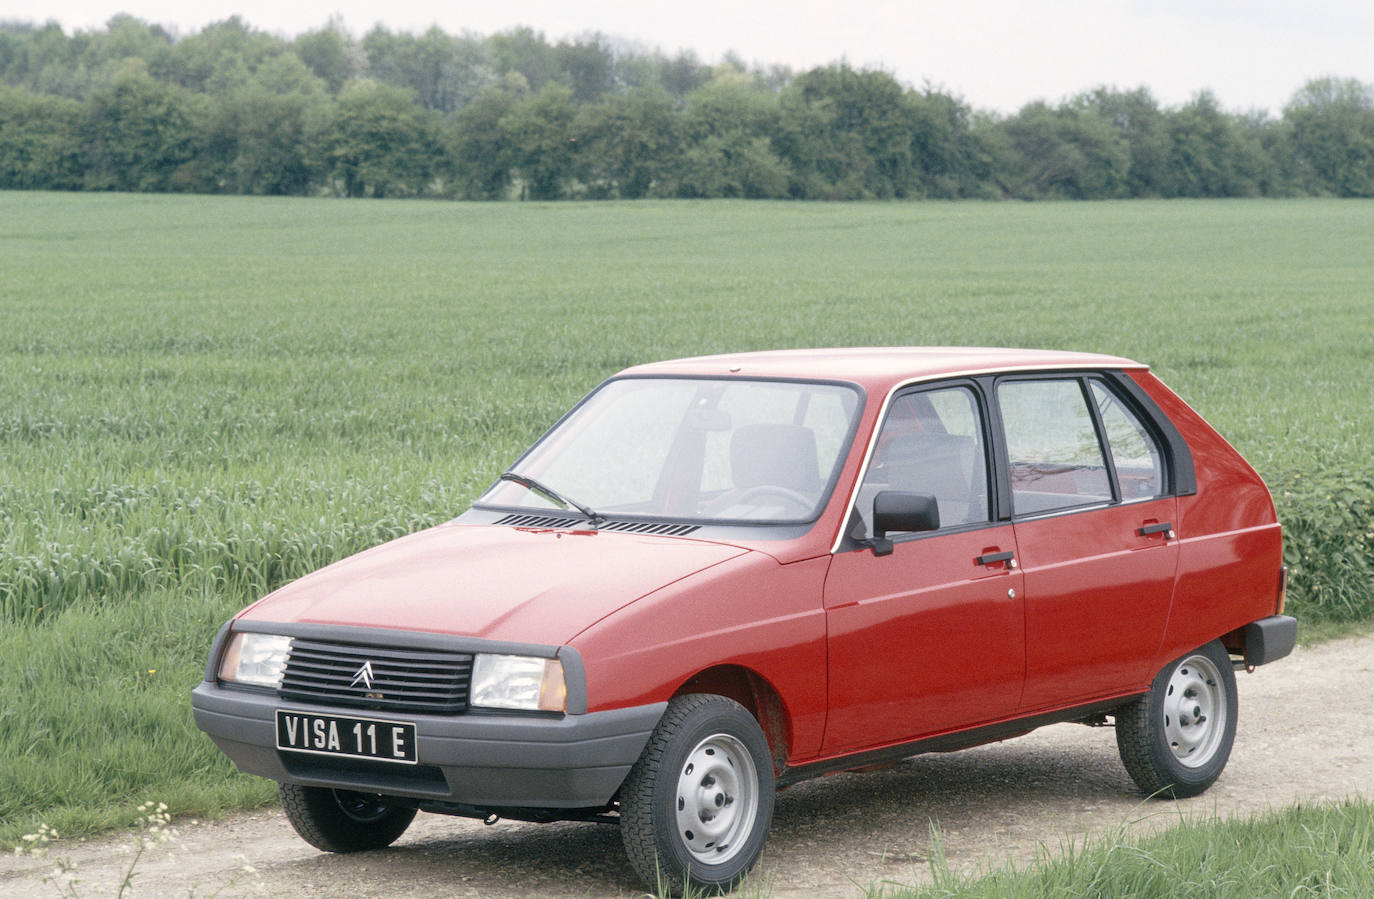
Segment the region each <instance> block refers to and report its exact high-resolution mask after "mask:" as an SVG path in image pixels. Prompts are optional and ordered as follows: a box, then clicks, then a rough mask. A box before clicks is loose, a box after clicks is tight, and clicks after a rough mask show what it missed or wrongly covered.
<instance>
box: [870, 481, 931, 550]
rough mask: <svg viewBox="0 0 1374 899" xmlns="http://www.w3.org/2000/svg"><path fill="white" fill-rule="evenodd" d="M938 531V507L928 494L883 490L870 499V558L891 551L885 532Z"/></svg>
mask: <svg viewBox="0 0 1374 899" xmlns="http://www.w3.org/2000/svg"><path fill="white" fill-rule="evenodd" d="M939 528H940V504H939V503H938V502H936V500H935V497H933V496H931V495H930V494H929V493H906V492H904V491H901V490H884V491H882V492H881V493H879V494H878V495H877V496H875V497H873V541H872V542H873V555H875V556H885V555H887V554H889V553H890V552H892V541H891V540H889V539H887V532H888V531H935V530H939Z"/></svg>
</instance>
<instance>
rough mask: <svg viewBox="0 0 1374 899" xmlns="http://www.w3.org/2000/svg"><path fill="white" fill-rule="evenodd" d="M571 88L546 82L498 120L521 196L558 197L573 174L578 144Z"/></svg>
mask: <svg viewBox="0 0 1374 899" xmlns="http://www.w3.org/2000/svg"><path fill="white" fill-rule="evenodd" d="M575 115H576V109H575V108H574V107H573V92H572V89H571V88H568V87H564V86H563V85H561V84H547V85H545V86H544V89H543V90H541V91H539V93H537V94H532V95H529V96H526V97H523V98H522V99H521V100H520V101H519V102H517V103H516V104H515V105H514V106H512V107H511V108H510V111H509V112H507V113H506V114H505V115H504V116H502V117H501V119H500V121H499V122H498V123H497V127H498V128H499V129H500V131H501V136H502V139H503V140H504V141H505V142H506V147H505V149H506V151H507V153H508V154H509V155H508V159H509V161H510V164H511V166H512V167H513V168H514V169H515V174H516V175H517V176H518V177H519V179H520V184H521V198H522V199H530V200H556V199H558V198H559V197H560V196H562V194H563V189H564V187H565V186H566V184H567V182H568V180H569V179H570V178H571V177H572V176H573V174H574V172H573V163H574V160H575V158H576V149H577V147H576V143H575V139H574V137H573V133H572V123H573V118H574V117H575Z"/></svg>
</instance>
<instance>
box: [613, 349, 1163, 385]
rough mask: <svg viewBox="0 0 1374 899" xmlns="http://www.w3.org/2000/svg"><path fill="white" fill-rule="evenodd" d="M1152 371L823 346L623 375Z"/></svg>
mask: <svg viewBox="0 0 1374 899" xmlns="http://www.w3.org/2000/svg"><path fill="white" fill-rule="evenodd" d="M1128 368H1129V369H1140V370H1144V369H1147V368H1148V366H1146V365H1142V364H1141V363H1139V362H1133V361H1132V360H1130V359H1124V358H1122V357H1120V356H1105V355H1100V354H1097V353H1075V352H1068V351H1063V350H1029V349H1012V348H1008V347H843V348H841V347H823V348H816V349H797V350H767V351H762V352H750V353H729V354H724V355H719V356H695V357H692V358H687V359H672V360H668V361H665V362H652V363H649V364H647V365H636V366H633V367H631V368H627V369H625V370H624V371H623V372H621V375H658V376H661V375H693V376H703V375H738V376H743V377H749V376H753V377H759V378H804V379H821V380H839V381H855V382H858V383H859V384H862V385H864V386H865V387H868V388H870V389H872V388H880V387H884V386H890V385H892V384H896V383H901V382H906V381H915V380H924V379H927V378H934V377H954V376H959V375H974V374H986V373H988V372H1005V371H1053V370H1066V369H1070V370H1071V369H1128Z"/></svg>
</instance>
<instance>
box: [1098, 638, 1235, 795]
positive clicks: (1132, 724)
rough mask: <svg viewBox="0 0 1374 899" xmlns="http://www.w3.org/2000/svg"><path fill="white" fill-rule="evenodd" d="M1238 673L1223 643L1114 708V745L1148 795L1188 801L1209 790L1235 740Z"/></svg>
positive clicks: (1169, 669)
mask: <svg viewBox="0 0 1374 899" xmlns="http://www.w3.org/2000/svg"><path fill="white" fill-rule="evenodd" d="M1236 712H1237V704H1236V674H1235V671H1234V670H1232V667H1231V658H1230V656H1228V655H1227V654H1226V648H1225V647H1223V646H1222V645H1221V643H1220V642H1215V641H1214V642H1212V643H1208V644H1207V645H1206V646H1203V647H1201V648H1199V649H1196V650H1194V651H1193V652H1190V653H1188V654H1187V655H1185V656H1183V657H1182V658H1180V659H1177V660H1175V661H1174V662H1172V663H1170V664H1168V665H1166V666H1165V667H1164V670H1163V671H1161V672H1159V674H1158V675H1157V676H1156V677H1155V679H1154V683H1153V684H1151V685H1150V692H1148V693H1146V694H1145V695H1144V696H1141V697H1139V698H1138V699H1136V700H1135V701H1133V702H1131V703H1129V704H1127V705H1124V706H1122V707H1121V708H1119V709H1117V711H1116V745H1117V749H1119V750H1120V752H1121V761H1122V763H1123V764H1125V766H1126V771H1127V773H1129V774H1130V775H1131V779H1132V780H1134V781H1135V782H1136V785H1137V786H1139V787H1140V789H1141V790H1143V791H1145V792H1146V793H1147V794H1149V795H1151V796H1156V795H1157V796H1162V797H1165V798H1168V799H1183V798H1186V797H1188V796H1196V795H1198V794H1199V793H1201V792H1202V791H1204V790H1206V789H1207V788H1208V787H1210V786H1211V785H1212V784H1213V783H1214V782H1215V781H1216V779H1217V778H1218V777H1220V776H1221V771H1222V769H1223V768H1225V767H1226V761H1227V759H1229V758H1230V757H1231V745H1232V744H1233V743H1234V742H1235V739H1236Z"/></svg>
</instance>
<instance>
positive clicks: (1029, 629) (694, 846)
mask: <svg viewBox="0 0 1374 899" xmlns="http://www.w3.org/2000/svg"><path fill="white" fill-rule="evenodd" d="M1280 542H1281V537H1280V528H1279V525H1278V522H1277V521H1276V518H1275V515H1274V506H1273V503H1272V501H1271V500H1270V497H1269V494H1268V492H1267V491H1266V489H1265V487H1264V484H1263V483H1262V482H1261V481H1260V479H1259V477H1258V476H1257V475H1256V474H1255V472H1254V471H1253V470H1252V469H1251V468H1250V466H1249V465H1247V464H1246V463H1245V461H1244V460H1243V459H1242V458H1241V457H1240V456H1239V455H1238V454H1237V453H1236V451H1235V450H1234V449H1232V448H1231V447H1230V445H1228V444H1227V443H1226V441H1225V440H1223V439H1222V438H1221V437H1220V436H1219V435H1218V434H1217V433H1216V432H1215V431H1214V430H1213V429H1212V428H1211V427H1209V426H1208V425H1207V424H1206V422H1204V421H1203V420H1202V419H1201V418H1200V417H1199V416H1198V415H1197V413H1195V412H1194V411H1193V410H1192V409H1191V408H1189V407H1188V405H1187V404H1185V403H1184V402H1183V401H1182V400H1180V399H1179V398H1178V397H1177V396H1176V395H1175V394H1174V393H1172V392H1171V391H1170V390H1169V389H1168V388H1167V387H1165V386H1164V385H1163V384H1162V383H1160V382H1159V381H1158V380H1157V379H1156V378H1155V377H1154V376H1153V375H1152V374H1151V373H1150V372H1149V370H1148V369H1147V368H1146V366H1144V365H1140V364H1139V363H1136V362H1131V361H1130V360H1127V359H1119V358H1114V357H1110V356H1097V355H1087V354H1080V353H1063V352H1045V351H1038V350H1010V349H963V348H935V349H921V348H905V349H903V348H887V349H860V350H841V349H825V350H795V351H780V352H768V353H745V354H740V355H731V356H713V357H704V358H697V359H684V360H679V361H675V362H662V363H657V364H653V365H643V366H637V367H635V368H631V369H628V370H626V371H624V372H621V373H620V374H618V375H616V376H615V377H613V378H611V379H610V380H608V381H606V382H605V383H604V384H602V385H601V386H600V387H598V388H597V389H596V390H595V391H593V392H592V393H591V395H589V396H588V397H587V398H586V399H584V400H583V401H582V402H581V403H580V404H578V405H577V406H576V407H575V408H574V409H573V410H572V411H570V412H569V413H568V414H567V415H565V416H564V417H563V418H562V419H561V420H560V421H559V422H558V423H557V424H555V425H554V427H553V428H552V429H551V430H550V431H549V432H548V433H547V434H545V435H544V437H543V438H541V439H540V440H539V442H538V443H536V444H535V445H534V446H533V447H532V448H531V449H530V450H529V451H528V452H526V453H525V454H524V455H523V456H521V457H520V459H518V460H517V461H516V462H515V464H514V465H513V466H512V467H511V469H510V470H509V471H507V472H506V473H505V474H502V475H501V476H500V478H498V479H497V481H496V482H495V483H494V484H493V485H492V486H491V488H490V489H489V490H487V492H486V493H484V494H483V495H482V496H481V497H480V498H479V499H478V500H477V501H476V502H475V503H474V504H473V506H472V508H471V509H469V510H468V511H467V512H465V513H463V514H462V515H461V516H459V517H458V518H457V519H455V520H453V521H452V522H449V523H448V524H444V525H441V526H439V527H436V528H432V529H430V530H427V531H424V532H421V533H417V534H412V535H410V536H408V537H404V538H402V539H400V540H396V541H394V542H391V543H388V544H385V545H383V546H379V547H376V548H374V549H371V550H369V551H367V552H364V553H361V554H359V555H357V556H354V557H352V558H349V559H345V560H343V561H341V562H338V563H336V564H334V565H331V566H329V567H328V568H325V569H323V570H321V571H319V572H316V573H315V574H312V575H309V576H307V577H304V578H302V579H300V580H298V581H296V582H295V583H292V584H290V585H288V586H286V587H283V588H282V589H280V590H278V591H276V592H275V593H273V594H271V595H270V596H268V597H266V598H265V599H263V600H261V601H260V602H258V603H256V604H255V605H253V606H250V607H249V608H248V609H246V610H244V611H243V612H242V613H240V614H239V615H238V616H237V617H236V618H235V619H234V620H232V621H231V622H229V623H228V624H227V625H225V627H224V628H223V630H222V631H221V633H220V635H219V637H218V639H217V640H216V642H215V647H214V650H213V653H212V656H211V659H210V664H209V670H208V671H207V673H206V678H205V681H204V683H202V684H200V685H199V686H198V687H196V689H195V691H194V693H193V697H192V701H193V706H194V709H195V717H196V722H197V724H198V725H199V726H200V727H201V728H202V729H203V730H205V731H206V732H207V733H208V734H209V735H210V736H211V737H212V738H213V739H214V741H215V742H216V743H217V744H218V745H219V746H220V747H221V748H222V749H223V750H224V752H225V753H227V754H228V755H229V756H230V758H232V759H233V760H234V762H235V763H237V765H238V766H239V768H241V769H242V770H244V771H247V772H249V773H252V774H259V775H262V776H264V777H269V778H272V779H273V780H276V781H278V782H279V783H280V791H281V797H282V802H283V805H284V806H285V808H286V813H287V815H288V817H289V818H290V820H291V822H292V824H293V825H294V826H295V827H296V830H297V831H298V832H299V833H300V834H301V836H302V837H304V838H305V839H306V840H308V841H309V842H310V843H312V844H314V845H315V846H318V847H319V848H321V849H325V850H329V851H334V852H347V851H354V850H363V849H375V848H379V847H382V846H386V845H388V844H389V843H391V842H392V841H393V840H395V839H396V838H397V837H398V836H400V834H401V833H402V832H403V831H404V830H405V829H406V827H407V826H408V825H409V823H410V821H411V819H412V818H413V817H414V816H415V813H416V811H417V810H419V811H429V812H438V813H442V814H454V815H468V816H475V817H481V818H486V819H489V820H494V819H495V818H497V817H504V818H513V819H518V820H526V821H554V820H589V821H601V822H608V823H616V824H618V825H619V827H620V829H621V833H622V836H623V841H624V845H625V849H626V851H627V853H628V855H629V858H630V860H631V862H632V863H633V865H634V867H635V868H636V870H637V871H638V872H639V873H640V874H641V875H642V876H643V877H644V879H645V880H646V881H647V882H648V883H650V884H653V883H654V882H655V880H656V879H657V878H662V879H664V880H666V882H667V883H668V884H669V885H670V886H671V887H672V888H673V889H682V888H684V887H685V886H686V885H688V884H692V885H696V886H699V887H705V888H708V889H728V888H731V887H733V886H734V885H735V884H737V883H738V882H739V880H740V879H741V878H742V877H743V876H744V875H745V873H746V872H747V871H748V870H749V868H750V866H751V865H752V864H753V863H754V861H755V860H756V859H757V858H758V855H759V852H760V850H761V849H762V847H763V843H764V840H765V838H766V836H767V832H768V827H769V823H770V821H771V818H772V813H773V797H774V792H775V790H777V789H779V788H782V787H784V786H786V785H788V784H791V783H795V782H796V781H799V780H801V779H803V778H807V777H811V776H814V775H817V774H823V773H826V772H832V771H837V770H845V769H849V768H855V767H859V766H867V765H872V764H874V763H878V762H883V761H890V760H896V759H899V758H903V757H906V756H910V755H914V754H917V753H921V752H926V751H931V750H948V749H956V748H961V747H966V746H972V745H974V744H977V743H984V742H987V741H989V740H997V739H1002V738H1005V737H1008V736H1012V735H1015V734H1020V733H1024V732H1026V731H1028V730H1030V729H1032V728H1035V727H1038V726H1040V725H1043V724H1050V723H1053V722H1061V721H1083V722H1087V723H1096V724H1101V723H1106V722H1108V721H1109V720H1111V721H1114V723H1115V727H1116V733H1117V743H1118V745H1119V747H1120V750H1121V757H1122V760H1123V761H1124V763H1125V766H1126V769H1127V771H1128V772H1129V773H1130V775H1131V777H1132V778H1133V779H1134V780H1135V781H1136V783H1137V784H1139V786H1140V788H1141V789H1142V790H1143V791H1145V792H1146V793H1150V794H1155V793H1161V794H1164V795H1173V796H1189V795H1193V794H1196V793H1199V792H1201V791H1202V790H1204V789H1206V788H1207V787H1208V786H1209V785H1210V784H1211V783H1212V782H1213V781H1214V780H1216V778H1217V777H1218V775H1220V773H1221V770H1222V768H1223V767H1224V766H1225V764H1226V760H1227V758H1228V756H1229V754H1230V752H1231V744H1232V740H1233V738H1234V735H1235V727H1236V711H1237V709H1236V686H1235V676H1234V673H1233V669H1236V668H1244V667H1253V666H1256V665H1262V664H1264V663H1266V662H1270V661H1273V660H1275V659H1278V658H1282V657H1283V656H1285V655H1287V654H1288V653H1289V652H1290V651H1291V650H1292V647H1293V642H1294V635H1295V629H1296V623H1295V622H1294V620H1293V619H1292V618H1290V617H1287V616H1284V615H1283V614H1282V612H1283V602H1284V584H1285V572H1284V569H1283V567H1282V563H1281V546H1280Z"/></svg>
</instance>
